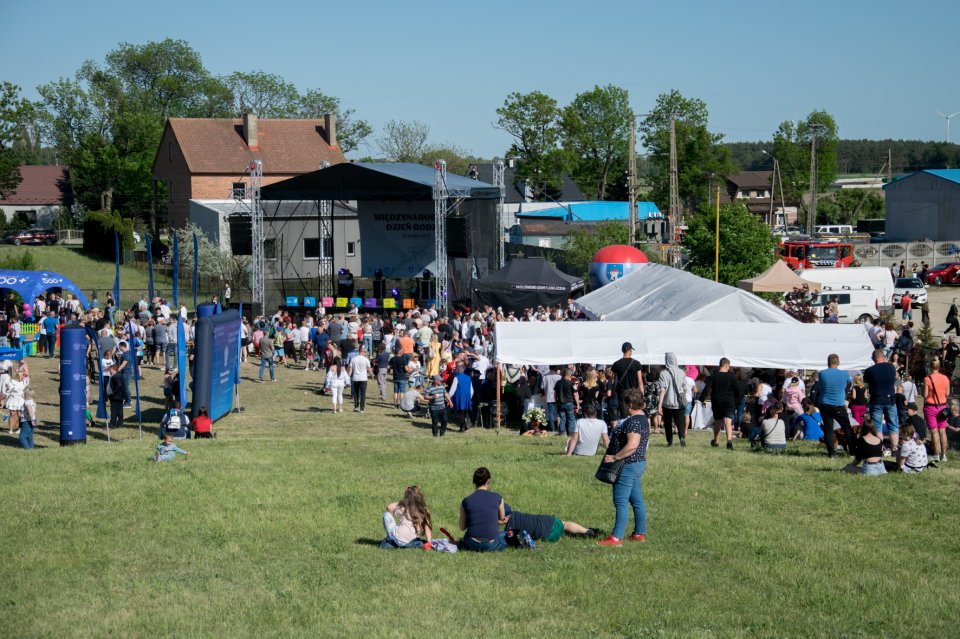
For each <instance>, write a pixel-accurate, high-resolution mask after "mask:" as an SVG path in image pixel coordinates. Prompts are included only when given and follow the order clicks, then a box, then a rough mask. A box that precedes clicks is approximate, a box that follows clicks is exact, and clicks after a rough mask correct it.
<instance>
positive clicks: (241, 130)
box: [153, 114, 345, 228]
mask: <svg viewBox="0 0 960 639" xmlns="http://www.w3.org/2000/svg"><path fill="white" fill-rule="evenodd" d="M336 128H337V127H336V116H334V115H332V114H331V115H328V116H326V117H325V118H322V119H305V120H295V119H260V118H258V117H257V116H256V115H254V114H247V115H245V116H244V117H243V118H170V119H169V120H167V125H166V128H165V129H164V132H163V137H162V138H161V140H160V146H159V148H158V149H157V155H156V157H155V158H154V161H153V177H154V179H156V180H159V181H161V182H163V183H165V185H166V207H165V208H166V210H167V222H168V224H169V225H170V226H171V227H173V228H180V227H183V226H184V225H185V224H186V223H187V221H188V219H189V214H190V200H192V199H199V200H222V199H225V198H232V197H238V198H240V199H243V198H244V196H245V194H246V189H248V188H249V177H248V176H249V171H250V165H251V163H252V162H254V161H255V160H260V161H261V162H262V163H263V185H264V186H266V185H268V184H273V183H274V182H279V181H281V180H286V179H288V178H291V177H295V176H298V175H302V174H304V173H309V172H311V171H316V170H317V169H319V168H320V167H321V166H322V165H324V164H325V163H327V164H339V163H341V162H344V161H345V158H344V156H343V151H341V150H340V147H339V145H338V144H337V132H336ZM160 208H163V207H160Z"/></svg>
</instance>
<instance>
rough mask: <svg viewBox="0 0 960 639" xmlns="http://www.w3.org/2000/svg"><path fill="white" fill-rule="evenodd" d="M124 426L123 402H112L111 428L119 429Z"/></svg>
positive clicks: (120, 400) (114, 400)
mask: <svg viewBox="0 0 960 639" xmlns="http://www.w3.org/2000/svg"><path fill="white" fill-rule="evenodd" d="M122 425H123V400H122V399H111V400H110V428H119V427H120V426H122Z"/></svg>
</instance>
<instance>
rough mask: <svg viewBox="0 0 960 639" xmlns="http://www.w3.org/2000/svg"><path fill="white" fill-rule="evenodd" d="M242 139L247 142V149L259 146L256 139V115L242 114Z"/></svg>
mask: <svg viewBox="0 0 960 639" xmlns="http://www.w3.org/2000/svg"><path fill="white" fill-rule="evenodd" d="M243 137H244V138H245V139H246V140H247V148H250V149H255V148H257V147H258V146H260V144H259V140H258V139H257V114H256V113H244V114H243Z"/></svg>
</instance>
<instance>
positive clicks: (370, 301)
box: [363, 297, 377, 308]
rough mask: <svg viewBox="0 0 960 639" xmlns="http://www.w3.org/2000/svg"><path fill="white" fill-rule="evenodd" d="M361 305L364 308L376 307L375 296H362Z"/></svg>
mask: <svg viewBox="0 0 960 639" xmlns="http://www.w3.org/2000/svg"><path fill="white" fill-rule="evenodd" d="M363 307H364V308H376V307H377V298H375V297H365V298H363Z"/></svg>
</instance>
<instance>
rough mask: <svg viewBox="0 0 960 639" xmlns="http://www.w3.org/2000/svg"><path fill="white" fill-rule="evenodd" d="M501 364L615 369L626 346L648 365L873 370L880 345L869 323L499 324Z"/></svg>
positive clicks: (497, 331) (498, 346) (498, 335)
mask: <svg viewBox="0 0 960 639" xmlns="http://www.w3.org/2000/svg"><path fill="white" fill-rule="evenodd" d="M494 330H495V331H496V333H495V335H496V345H497V359H498V360H499V361H500V362H501V363H504V364H514V365H518V366H519V365H536V364H569V363H589V364H604V365H608V364H612V363H614V362H615V361H617V360H618V359H620V357H622V354H621V352H620V347H621V345H622V344H623V343H624V342H630V343H631V344H632V345H633V357H634V359H636V360H638V361H639V362H641V363H643V364H663V361H664V360H663V356H664V354H665V353H676V354H677V358H678V361H679V362H680V363H681V364H694V365H701V366H702V365H706V366H716V365H717V364H718V363H719V362H720V358H721V357H726V358H728V359H729V360H730V362H731V364H732V365H733V366H743V367H752V368H792V367H796V368H801V369H821V368H825V367H826V366H827V357H828V356H829V355H830V354H832V353H836V354H837V355H839V356H840V365H841V368H843V369H845V370H854V369H863V368H867V367H868V366H870V365H872V363H873V362H872V361H871V360H870V356H871V355H872V353H873V345H872V344H871V342H870V338H869V336H868V335H867V330H866V327H864V325H862V324H802V323H799V322H798V323H796V324H791V325H789V326H784V325H782V324H772V323H763V322H682V321H681V322H497V324H496V326H495V328H494Z"/></svg>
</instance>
